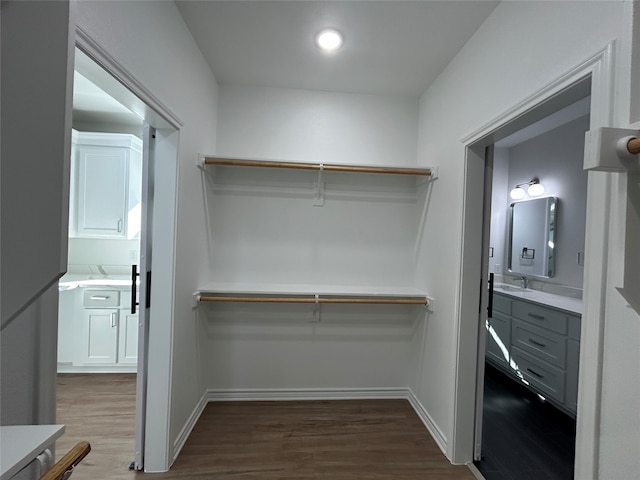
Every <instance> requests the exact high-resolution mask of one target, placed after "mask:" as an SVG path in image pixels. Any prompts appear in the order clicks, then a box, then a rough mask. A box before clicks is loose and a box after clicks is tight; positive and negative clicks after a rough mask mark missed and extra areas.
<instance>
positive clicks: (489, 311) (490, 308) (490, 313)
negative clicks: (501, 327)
mask: <svg viewBox="0 0 640 480" xmlns="http://www.w3.org/2000/svg"><path fill="white" fill-rule="evenodd" d="M493 275H494V274H493V273H490V274H489V302H488V304H487V316H488V317H489V318H492V317H493Z"/></svg>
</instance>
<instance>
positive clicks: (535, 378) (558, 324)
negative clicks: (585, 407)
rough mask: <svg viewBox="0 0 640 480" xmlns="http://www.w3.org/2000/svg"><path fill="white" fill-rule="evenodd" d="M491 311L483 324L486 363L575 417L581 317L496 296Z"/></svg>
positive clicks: (514, 298)
mask: <svg viewBox="0 0 640 480" xmlns="http://www.w3.org/2000/svg"><path fill="white" fill-rule="evenodd" d="M493 309H494V313H493V317H492V318H490V319H488V322H487V328H488V332H487V348H486V358H487V360H489V361H490V362H491V363H492V364H493V365H495V366H497V367H499V368H501V369H502V370H503V371H505V372H506V373H507V374H508V375H510V376H511V377H512V378H514V379H515V380H517V381H520V382H522V383H523V384H525V385H526V386H527V387H528V388H530V389H531V390H533V391H536V392H537V393H539V394H540V395H542V396H544V397H545V398H546V399H547V400H549V401H551V402H552V403H554V404H555V405H557V406H558V407H560V408H561V409H562V410H565V411H567V412H569V413H572V414H575V413H576V403H577V397H578V363H579V357H580V316H578V315H575V314H572V313H568V312H566V311H563V310H559V309H555V308H551V307H549V306H546V305H540V304H537V303H535V302H530V301H528V300H525V299H521V298H517V297H514V296H509V295H502V294H499V293H495V294H494V307H493ZM501 342H502V344H503V345H502V346H501V345H500V343H501ZM507 359H508V360H507Z"/></svg>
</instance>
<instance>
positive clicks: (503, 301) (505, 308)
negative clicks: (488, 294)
mask: <svg viewBox="0 0 640 480" xmlns="http://www.w3.org/2000/svg"><path fill="white" fill-rule="evenodd" d="M512 303H513V302H512V300H511V299H510V298H509V297H507V296H504V295H499V294H496V293H494V294H493V309H494V310H495V311H497V312H502V313H506V314H507V315H511V304H512Z"/></svg>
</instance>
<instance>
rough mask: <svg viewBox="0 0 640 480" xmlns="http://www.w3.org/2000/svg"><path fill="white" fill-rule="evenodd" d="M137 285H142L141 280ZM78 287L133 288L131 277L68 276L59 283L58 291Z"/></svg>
mask: <svg viewBox="0 0 640 480" xmlns="http://www.w3.org/2000/svg"><path fill="white" fill-rule="evenodd" d="M136 284H137V285H140V279H138V280H137V281H136ZM78 287H119V288H122V287H131V276H126V275H112V276H109V277H95V276H87V275H78V274H67V275H64V276H63V277H62V278H61V279H60V281H59V282H58V291H60V292H63V291H65V290H72V289H74V288H78Z"/></svg>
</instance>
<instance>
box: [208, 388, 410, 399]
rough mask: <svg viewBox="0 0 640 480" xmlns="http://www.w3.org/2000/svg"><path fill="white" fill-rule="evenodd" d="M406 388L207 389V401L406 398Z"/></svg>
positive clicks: (407, 393)
mask: <svg viewBox="0 0 640 480" xmlns="http://www.w3.org/2000/svg"><path fill="white" fill-rule="evenodd" d="M409 393H410V392H409V390H408V389H406V388H334V389H331V388H308V389H305V388H296V389H268V388H264V389H239V390H225V389H223V390H216V389H209V390H207V393H206V396H207V400H208V401H209V402H241V401H286V400H362V399H387V400H390V399H406V400H409Z"/></svg>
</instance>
